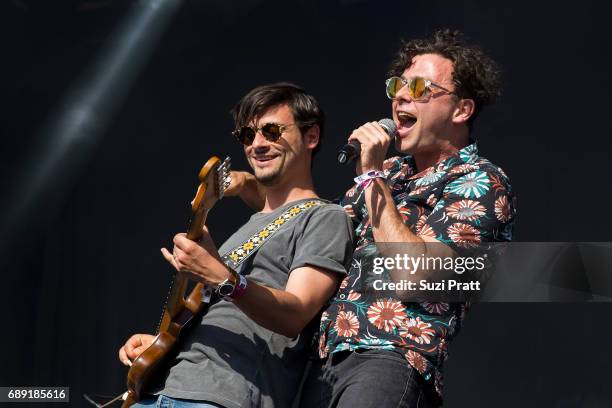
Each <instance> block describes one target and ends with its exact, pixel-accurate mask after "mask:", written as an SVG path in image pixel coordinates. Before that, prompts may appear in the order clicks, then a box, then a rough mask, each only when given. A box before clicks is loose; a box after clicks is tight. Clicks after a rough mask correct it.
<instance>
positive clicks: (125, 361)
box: [119, 346, 131, 365]
mask: <svg viewBox="0 0 612 408" xmlns="http://www.w3.org/2000/svg"><path fill="white" fill-rule="evenodd" d="M119 361H121V363H123V364H124V365H131V361H130V359H129V358H128V356H127V354H126V352H125V346H123V347H121V348H120V349H119Z"/></svg>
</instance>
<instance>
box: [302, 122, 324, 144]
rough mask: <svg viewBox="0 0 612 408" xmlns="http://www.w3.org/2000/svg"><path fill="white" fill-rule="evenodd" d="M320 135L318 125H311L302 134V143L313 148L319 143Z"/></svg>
mask: <svg viewBox="0 0 612 408" xmlns="http://www.w3.org/2000/svg"><path fill="white" fill-rule="evenodd" d="M320 135H321V129H319V125H312V126H311V127H310V128H309V129H308V130H307V131H306V133H305V134H304V144H305V145H306V147H308V148H309V149H311V150H312V149H314V148H315V147H317V145H318V144H319V137H320Z"/></svg>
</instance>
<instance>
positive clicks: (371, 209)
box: [365, 178, 425, 249]
mask: <svg viewBox="0 0 612 408" xmlns="http://www.w3.org/2000/svg"><path fill="white" fill-rule="evenodd" d="M365 201H366V205H367V207H368V214H369V215H370V223H371V224H372V234H373V235H374V240H375V241H376V244H377V245H378V244H384V243H400V242H404V243H410V244H416V245H415V248H418V245H419V244H421V245H424V243H425V241H423V239H422V238H421V237H419V236H417V235H416V234H414V233H413V232H412V231H411V230H410V228H408V227H407V226H406V225H405V224H404V222H403V220H402V216H401V215H400V213H399V211H398V210H397V207H396V206H395V201H394V200H393V197H392V196H391V191H389V188H388V187H387V185H386V184H385V182H384V180H383V179H381V178H375V179H373V180H372V185H370V186H369V187H368V188H367V189H366V191H365ZM379 249H383V248H379ZM418 249H420V248H418ZM423 249H424V248H423Z"/></svg>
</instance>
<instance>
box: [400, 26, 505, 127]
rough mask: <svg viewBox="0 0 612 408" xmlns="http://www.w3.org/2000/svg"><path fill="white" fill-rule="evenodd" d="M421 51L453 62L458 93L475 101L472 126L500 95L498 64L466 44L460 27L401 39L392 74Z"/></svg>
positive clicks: (401, 68)
mask: <svg viewBox="0 0 612 408" xmlns="http://www.w3.org/2000/svg"><path fill="white" fill-rule="evenodd" d="M422 54H438V55H440V56H442V57H444V58H447V59H449V60H450V61H452V63H453V78H452V80H453V83H454V85H455V93H456V94H457V96H459V97H460V98H463V99H472V100H474V103H475V105H476V106H475V109H474V114H473V115H472V116H471V117H470V119H469V120H468V127H469V128H470V129H471V128H472V126H473V123H474V120H475V119H476V117H477V116H478V114H479V113H480V111H481V109H482V108H483V107H484V106H486V105H489V104H492V103H493V102H495V99H496V98H497V97H499V96H500V95H501V84H500V79H499V76H500V70H499V67H498V65H497V64H496V63H495V61H493V60H492V59H491V58H490V57H488V56H487V55H486V54H485V53H484V52H483V51H482V50H481V49H480V48H479V47H478V46H476V45H472V44H467V43H466V42H465V36H464V35H463V33H461V32H460V31H458V30H450V29H448V28H445V29H440V30H438V31H436V32H435V33H434V35H433V36H432V37H431V38H425V39H414V40H410V41H402V46H401V48H400V51H399V53H398V54H397V56H396V58H395V59H394V60H393V62H392V63H391V67H390V69H389V75H391V76H400V75H402V73H403V72H404V70H406V68H408V67H409V66H410V65H412V59H413V58H414V57H415V56H417V55H422Z"/></svg>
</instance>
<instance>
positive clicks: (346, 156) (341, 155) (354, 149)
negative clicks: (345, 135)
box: [336, 118, 397, 164]
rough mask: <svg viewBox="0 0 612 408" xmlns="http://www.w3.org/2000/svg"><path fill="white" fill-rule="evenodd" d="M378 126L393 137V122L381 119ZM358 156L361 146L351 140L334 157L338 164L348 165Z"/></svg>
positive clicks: (394, 130)
mask: <svg viewBox="0 0 612 408" xmlns="http://www.w3.org/2000/svg"><path fill="white" fill-rule="evenodd" d="M378 124H379V125H380V127H382V128H383V129H385V132H387V134H388V135H389V136H391V137H395V134H396V133H397V126H395V122H393V120H392V119H389V118H384V119H381V120H379V121H378ZM360 154H361V144H360V143H359V142H358V141H357V140H351V141H350V142H349V143H347V144H345V145H344V146H343V147H342V149H340V150H339V151H338V156H336V158H337V159H338V163H340V164H348V163H350V162H352V161H353V160H355V159H356V158H357V157H359V155H360Z"/></svg>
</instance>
